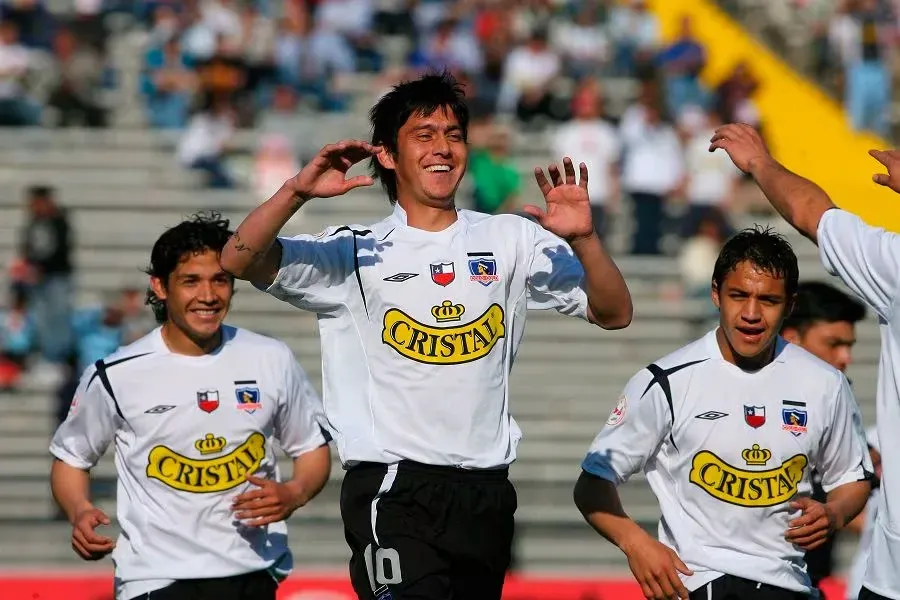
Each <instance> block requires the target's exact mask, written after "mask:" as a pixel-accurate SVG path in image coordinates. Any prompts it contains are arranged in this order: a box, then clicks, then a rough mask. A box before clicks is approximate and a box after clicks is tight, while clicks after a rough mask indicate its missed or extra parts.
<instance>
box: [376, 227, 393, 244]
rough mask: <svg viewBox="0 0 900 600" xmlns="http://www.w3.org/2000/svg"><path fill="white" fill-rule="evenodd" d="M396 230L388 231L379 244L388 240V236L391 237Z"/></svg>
mask: <svg viewBox="0 0 900 600" xmlns="http://www.w3.org/2000/svg"><path fill="white" fill-rule="evenodd" d="M394 229H397V228H396V227H394ZM394 229H391V230H390V231H388V232H387V233H386V234H384V237H383V238H381V239H380V240H378V241H379V242H383V241H384V240H386V239H388V236H389V235H391V234H392V233H394Z"/></svg>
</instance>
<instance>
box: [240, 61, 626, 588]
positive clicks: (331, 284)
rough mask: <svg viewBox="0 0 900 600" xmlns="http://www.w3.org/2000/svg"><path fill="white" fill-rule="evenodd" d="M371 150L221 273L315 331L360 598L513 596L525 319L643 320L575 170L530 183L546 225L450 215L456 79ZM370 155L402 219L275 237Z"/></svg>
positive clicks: (315, 188) (343, 187)
mask: <svg viewBox="0 0 900 600" xmlns="http://www.w3.org/2000/svg"><path fill="white" fill-rule="evenodd" d="M371 120H372V127H373V134H372V143H371V144H369V143H366V142H361V141H346V142H341V143H339V144H335V145H330V146H326V147H325V148H323V149H322V151H321V152H320V154H319V155H318V156H317V157H316V158H315V159H313V160H312V161H311V162H310V163H309V164H308V165H307V166H306V167H305V168H304V169H303V170H302V171H301V172H300V173H299V174H298V175H297V176H296V177H294V178H293V179H291V180H289V181H287V182H286V183H285V185H284V186H283V188H282V189H281V190H280V191H279V192H277V193H276V194H275V195H274V196H273V197H272V198H271V199H270V200H268V201H267V202H266V203H264V204H262V205H261V206H259V207H258V208H257V209H255V210H254V211H253V212H252V213H250V215H249V216H248V217H247V218H246V219H245V220H244V222H243V223H242V224H241V225H240V226H239V227H238V230H237V231H236V232H235V235H234V237H233V238H232V241H231V242H230V243H229V244H228V246H226V248H225V250H224V251H223V252H222V264H223V266H224V268H225V269H226V270H227V271H229V272H231V273H233V274H235V275H236V276H237V277H240V278H243V279H249V280H251V281H252V282H253V283H254V284H255V285H257V286H258V287H260V288H262V289H265V290H267V291H268V293H270V294H272V295H273V296H275V297H277V298H280V299H281V300H284V301H286V302H289V303H290V304H292V305H294V306H296V307H298V308H300V309H304V310H310V311H314V312H316V313H317V314H318V322H319V330H320V334H321V343H322V357H323V358H322V366H323V396H324V403H325V414H326V419H327V422H328V428H329V432H330V433H331V434H332V435H333V437H334V439H335V441H336V443H337V447H338V451H339V452H340V457H341V461H342V463H343V464H344V465H345V467H346V469H347V472H346V474H345V477H344V483H343V490H342V494H341V511H342V517H343V520H344V526H345V533H346V538H347V541H348V544H349V545H350V548H351V550H352V558H351V561H350V574H351V579H352V582H353V586H354V589H355V590H356V593H357V594H358V595H359V597H360V598H364V599H373V598H384V597H390V596H391V595H393V597H395V598H402V599H415V598H422V599H428V600H440V599H448V598H468V599H474V600H477V599H482V598H483V599H497V598H500V594H501V590H502V587H503V581H504V576H505V572H506V570H507V567H508V565H509V560H510V543H511V538H512V534H513V515H514V512H515V509H516V493H515V489H514V488H513V486H512V484H511V483H510V482H509V480H508V465H509V464H510V463H511V462H513V460H515V458H516V446H517V443H518V441H519V439H520V437H521V435H522V432H521V431H520V430H519V427H518V425H517V424H516V422H515V420H514V419H513V418H512V416H511V414H510V412H511V411H510V398H509V371H510V368H511V367H512V363H513V360H514V358H515V356H516V350H517V348H518V345H519V342H520V341H521V339H522V335H523V332H524V326H525V316H526V310H527V309H529V308H533V309H555V310H557V311H559V312H561V313H563V314H566V315H570V316H574V317H579V318H582V319H585V320H588V321H590V322H592V323H595V324H597V325H600V326H601V327H604V328H607V329H616V328H622V327H625V326H627V325H628V324H629V322H630V320H631V313H632V306H631V299H630V296H629V293H628V288H627V286H626V285H625V282H624V280H623V278H622V275H621V274H620V273H619V270H618V268H617V267H616V265H615V263H613V261H612V260H611V259H610V257H609V255H608V254H607V253H606V251H605V250H604V249H603V246H602V245H601V243H600V240H599V238H598V237H597V235H596V234H595V232H594V228H593V224H592V222H591V208H590V201H589V198H588V193H587V177H588V176H587V170H586V168H585V166H584V165H581V167H580V171H581V172H580V178H578V179H577V180H576V175H575V167H574V166H573V164H572V162H571V161H570V160H566V161H564V169H563V171H564V172H560V170H559V168H557V167H556V166H552V167H550V169H549V172H550V180H549V181H548V180H547V178H546V176H545V175H544V173H543V171H541V170H537V172H536V178H537V180H538V183H539V185H540V188H541V190H542V192H543V194H544V197H545V199H546V203H547V208H546V210H542V209H539V208H537V207H530V208H528V211H529V213H530V214H531V215H533V216H534V217H535V219H536V220H537V223H536V222H533V221H530V220H528V219H524V218H522V217H519V216H515V215H497V216H488V215H485V214H479V213H475V212H472V211H468V210H460V209H457V208H456V206H455V200H454V199H455V194H456V189H457V186H458V185H459V183H460V180H461V179H462V177H463V174H464V173H465V170H466V159H467V153H468V148H467V144H466V132H467V126H468V110H467V108H466V104H465V100H464V98H463V94H462V90H461V89H460V87H459V86H458V85H457V83H456V82H455V81H454V80H453V79H452V78H451V77H450V76H448V75H426V76H424V77H422V78H420V79H418V80H414V81H409V82H404V83H402V84H400V85H398V86H396V87H395V88H393V90H392V91H390V92H389V93H387V94H386V95H385V96H383V97H382V98H381V100H380V101H379V102H378V103H377V104H376V105H375V106H374V108H373V109H372V111H371ZM369 157H371V158H372V159H373V160H372V162H371V165H372V168H373V171H374V174H375V176H376V177H377V178H379V179H380V180H381V183H382V185H383V187H384V189H385V191H386V192H387V195H388V199H389V200H390V202H391V204H392V205H393V212H392V214H390V215H389V216H387V217H386V218H385V219H383V220H382V221H380V222H378V223H375V224H372V225H343V226H338V227H329V228H327V229H326V230H325V231H323V232H322V233H321V234H319V235H317V236H310V235H301V236H297V237H294V238H284V237H276V236H277V234H278V232H279V231H280V230H281V228H282V227H283V226H284V224H285V223H286V222H287V221H288V219H290V217H291V215H293V214H294V212H295V211H297V210H298V209H299V208H300V207H301V206H303V205H305V204H306V202H308V201H310V200H311V199H313V198H329V197H332V196H339V195H342V194H344V193H346V192H348V191H350V190H351V189H353V188H356V187H359V186H364V185H371V184H372V183H373V182H374V179H373V178H372V177H368V176H365V175H360V176H357V177H352V178H350V179H347V178H346V173H347V171H348V170H349V169H350V167H351V166H352V165H353V164H354V163H357V162H359V161H361V160H363V159H366V158H369Z"/></svg>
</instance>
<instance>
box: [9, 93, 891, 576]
mask: <svg viewBox="0 0 900 600" xmlns="http://www.w3.org/2000/svg"><path fill="white" fill-rule="evenodd" d="M623 88H624V89H626V90H627V88H628V86H627V85H625V86H623ZM627 93H628V92H627V91H626V94H627ZM368 99H369V98H368V97H362V99H361V104H360V109H359V110H358V111H355V112H353V113H351V114H350V115H346V116H345V115H342V116H340V117H329V118H322V117H320V116H318V117H317V116H305V117H304V116H300V117H298V118H297V122H298V127H299V128H300V129H298V131H302V132H303V133H302V135H304V136H305V137H304V138H303V139H302V142H303V144H304V145H307V146H309V147H310V148H316V147H318V146H320V145H321V144H323V143H326V142H328V141H333V140H337V139H341V138H343V137H347V136H352V137H361V136H363V137H364V136H366V135H367V130H366V129H365V120H364V116H365V113H364V109H365V104H366V103H367V102H368ZM123 102H124V100H123ZM123 106H126V105H125V104H123ZM123 110H127V108H125V109H123ZM298 135H299V134H298ZM254 143H255V134H254V133H253V132H243V133H242V134H241V136H240V139H239V140H238V145H239V146H242V147H245V148H248V149H249V148H252V147H253V146H254ZM171 144H172V139H171V137H170V136H164V135H159V134H157V133H156V132H153V131H149V130H146V129H143V128H140V127H136V126H131V127H124V126H123V127H121V128H117V129H112V130H109V131H95V132H90V131H81V130H70V131H63V132H53V131H45V130H35V131H30V130H28V131H25V130H14V131H13V130H7V131H0V264H8V262H9V260H10V259H11V258H12V256H13V255H14V252H15V244H16V239H17V230H18V228H19V226H20V224H21V222H22V219H23V217H24V213H23V209H22V206H21V199H22V190H23V189H24V187H25V186H27V185H29V184H32V183H52V184H55V185H56V186H58V189H59V195H60V200H61V202H62V203H63V204H64V205H65V206H66V208H67V209H68V210H69V211H70V214H71V218H72V222H73V225H74V228H75V230H76V232H77V248H78V250H77V253H76V261H77V266H78V271H77V280H76V283H77V290H78V291H77V294H78V298H77V300H78V302H79V303H86V302H90V301H95V300H97V299H98V298H99V297H100V295H101V294H102V293H103V292H104V291H108V290H115V289H118V288H120V287H122V286H123V285H140V286H143V285H145V283H146V278H145V276H144V275H143V274H142V272H141V269H142V268H143V267H144V266H145V265H146V262H147V261H148V260H149V249H150V244H151V243H152V242H153V241H154V240H155V239H156V237H157V236H158V235H159V234H160V233H161V232H162V231H163V230H164V228H165V227H167V226H171V225H173V224H175V223H177V222H178V221H179V220H180V219H181V218H182V217H183V216H185V215H187V214H190V213H192V212H194V211H195V210H197V209H217V210H220V211H222V212H223V213H224V214H225V215H226V216H229V217H231V218H233V219H234V224H237V222H239V221H240V219H241V218H242V217H243V216H244V215H245V214H246V213H247V212H248V211H249V210H251V209H252V208H253V207H254V206H255V205H256V203H257V200H256V199H255V198H254V197H253V195H252V194H251V193H250V192H248V191H233V192H218V191H208V190H203V189H200V187H199V185H198V182H197V180H196V179H195V178H194V176H193V175H191V174H189V173H186V172H184V171H183V170H182V169H181V168H180V167H179V166H178V165H177V164H176V163H175V160H174V157H173V153H172V150H171ZM516 155H517V156H518V157H519V158H518V160H519V163H520V165H521V168H522V171H523V173H524V174H525V176H526V177H530V171H531V169H532V168H533V167H534V166H535V165H540V164H543V165H546V164H548V162H549V161H550V159H551V157H550V156H549V155H548V148H547V145H546V143H544V141H543V140H542V139H541V138H540V136H529V135H522V136H521V139H519V140H518V148H517V151H516ZM526 189H527V193H526V197H525V198H524V200H525V201H529V202H536V201H538V200H539V194H538V191H537V188H536V186H535V185H533V184H529V185H528V186H526ZM461 196H462V198H461V202H460V204H461V205H466V204H467V197H466V195H465V194H461ZM626 206H627V205H626ZM389 210H390V209H389V206H388V204H387V202H386V200H385V198H384V196H383V195H382V194H381V193H380V190H377V189H370V190H357V191H355V192H353V193H352V194H350V195H349V196H347V197H344V198H337V199H331V200H318V201H314V202H312V203H310V204H309V205H307V207H305V208H304V209H303V210H302V213H301V214H300V215H298V217H297V218H296V220H295V221H294V222H292V223H291V224H290V225H289V231H290V232H296V233H299V232H309V233H315V232H317V231H320V230H321V229H322V228H323V226H325V225H326V224H343V223H368V222H373V221H375V220H377V219H380V218H382V216H384V215H385V214H386V213H387V212H388V211H389ZM625 213H626V215H627V210H626V211H625ZM774 225H775V226H776V227H778V228H779V229H781V230H783V231H784V232H785V233H787V234H789V235H790V236H791V239H792V240H793V241H794V242H795V247H796V249H797V251H798V253H799V254H800V256H801V258H802V266H801V273H802V274H803V276H804V278H821V277H825V275H824V273H823V271H822V268H821V266H820V265H819V263H818V260H817V258H816V254H815V248H814V247H813V246H812V245H811V244H810V243H809V242H807V241H806V240H803V239H802V238H800V237H799V236H797V235H795V234H793V232H790V231H788V229H787V227H786V226H785V225H784V224H783V223H774ZM629 227H630V222H629V219H628V217H627V216H623V217H622V218H620V219H617V221H616V223H615V231H614V232H613V235H612V239H611V243H610V244H611V247H612V248H613V250H614V251H615V254H616V259H617V261H618V263H619V265H620V267H621V269H622V271H623V272H624V274H625V276H626V278H627V280H628V282H629V284H630V287H631V290H632V293H633V295H634V301H635V319H634V323H633V324H632V325H631V326H630V327H629V328H627V329H625V330H622V331H616V332H605V331H602V330H600V329H597V328H593V327H591V326H589V325H587V324H585V323H583V322H579V321H576V320H573V319H567V318H565V317H562V316H559V315H556V314H546V313H532V314H531V315H530V322H529V326H528V329H527V333H526V336H525V341H524V343H523V346H522V350H521V352H520V353H519V356H518V359H517V362H516V365H515V368H514V374H513V379H512V389H511V402H512V407H513V412H514V415H515V417H516V418H517V419H518V420H519V422H520V424H521V426H522V428H523V430H524V432H525V437H524V439H523V440H522V442H521V444H520V446H519V449H520V460H519V461H518V462H516V463H515V464H514V466H513V469H512V473H513V477H514V480H515V483H516V486H517V488H518V491H519V506H520V508H519V511H518V526H519V530H518V531H519V534H518V537H517V557H518V561H519V564H518V566H519V568H520V569H524V570H528V571H531V572H555V573H580V574H586V575H591V574H593V575H601V574H609V573H615V574H622V573H627V564H626V562H625V561H624V559H623V557H622V556H621V554H620V553H619V552H618V550H617V549H616V548H614V547H613V546H611V545H610V544H608V543H606V542H605V541H603V540H602V539H600V538H599V537H598V536H596V535H595V534H594V533H592V532H591V531H590V530H589V528H588V527H587V525H585V524H584V523H583V521H582V520H581V517H580V515H579V514H578V512H577V510H576V509H575V507H574V505H573V503H572V501H571V490H572V484H573V483H574V481H575V479H576V478H577V476H578V474H579V465H580V461H581V459H582V457H583V455H584V453H585V451H586V449H587V447H588V445H589V443H590V441H591V439H592V437H593V436H594V434H595V433H596V432H597V431H598V430H599V429H600V428H601V427H602V425H603V424H604V422H605V421H606V418H607V416H608V414H609V412H610V410H611V409H612V408H613V406H614V405H615V404H616V401H617V399H618V397H619V394H620V391H621V389H622V387H623V386H624V384H625V382H626V381H627V380H628V378H629V377H630V376H631V375H632V374H633V373H634V372H635V371H637V370H638V369H640V368H642V367H643V366H645V365H647V364H648V363H649V362H651V361H652V360H654V359H656V358H659V357H660V356H662V355H664V354H666V353H668V352H669V351H671V350H673V349H675V348H677V347H678V346H680V345H682V344H684V343H686V342H688V341H690V340H691V339H692V338H693V337H695V336H697V335H699V334H700V333H702V332H703V331H705V328H704V325H703V324H700V325H699V326H698V325H697V322H696V321H697V318H699V316H700V315H702V314H703V311H704V310H705V308H706V306H705V304H704V303H702V302H701V303H696V302H688V301H680V300H671V299H667V298H666V297H665V296H664V295H662V293H661V292H662V290H663V289H664V287H665V286H666V285H667V284H672V283H677V281H678V268H677V266H676V264H675V262H674V259H672V258H667V257H662V258H651V259H644V258H637V257H630V256H627V255H625V254H623V253H622V252H621V249H622V248H623V247H624V242H625V239H626V237H627V235H628V232H629ZM5 283H6V282H4V281H0V284H5ZM238 288H239V293H238V294H237V295H236V297H235V301H234V309H233V312H232V315H231V318H230V319H229V321H230V323H231V324H234V325H238V326H245V327H248V328H251V329H253V330H255V331H258V332H260V333H263V334H268V335H275V336H277V337H279V338H281V339H283V340H285V341H286V342H288V343H289V344H290V346H291V347H292V348H293V350H294V351H295V353H296V356H297V358H298V360H299V361H300V362H301V363H302V364H303V366H304V367H305V369H306V370H307V371H308V373H309V374H310V375H311V377H312V378H313V380H314V382H315V383H316V385H317V386H318V385H319V382H320V374H319V365H320V354H319V344H318V335H317V330H316V323H315V317H314V316H313V315H310V314H306V313H302V312H300V311H298V310H296V309H293V308H292V307H290V306H288V305H286V304H283V303H279V302H278V301H276V300H274V299H273V298H270V297H268V296H266V295H265V294H263V293H261V292H258V291H256V290H254V289H252V288H251V287H250V286H247V285H239V286H238ZM859 339H860V342H859V347H858V350H857V355H856V356H857V360H856V363H855V364H854V365H853V366H852V367H851V371H850V375H851V377H852V378H853V380H854V383H855V388H856V391H857V394H858V397H859V399H860V401H861V403H862V408H863V413H864V418H865V420H866V422H867V423H871V422H873V419H874V400H873V399H874V392H875V375H876V368H877V355H878V344H879V340H878V331H877V327H876V324H875V322H874V320H872V321H870V322H867V323H865V324H863V325H862V327H861V328H860V331H859ZM726 401H727V398H725V397H723V402H726ZM53 403H54V400H53V398H52V390H51V389H47V388H43V387H40V386H38V385H31V386H28V387H26V388H25V389H23V390H22V391H20V392H19V393H17V394H0V413H2V415H3V416H2V418H0V568H7V569H17V568H27V567H31V566H38V565H39V566H40V567H41V568H43V569H47V568H50V567H52V566H59V567H60V568H69V569H71V568H73V567H74V568H78V567H79V565H80V563H79V562H78V559H77V558H76V556H75V555H74V553H73V552H72V550H71V548H70V546H69V526H68V525H67V524H66V523H65V522H63V521H58V520H54V516H55V509H54V507H53V502H52V499H51V496H50V491H49V486H48V469H49V465H50V457H49V455H48V453H47V442H48V439H49V437H50V435H51V434H52V427H53V414H54V410H55V407H54V405H53ZM284 467H285V468H286V469H288V470H289V468H290V467H289V464H288V463H285V464H284ZM288 472H289V471H288ZM94 476H95V480H96V484H97V485H96V492H97V494H98V498H99V503H100V504H101V506H103V507H104V508H105V509H106V510H108V511H109V514H110V515H113V514H114V512H115V511H114V499H113V494H114V467H113V463H112V456H111V455H108V456H106V457H105V458H104V459H103V461H102V462H101V464H100V465H99V466H98V467H97V469H96V470H95V473H94ZM341 476H342V471H341V469H340V467H339V465H337V464H335V468H334V470H333V475H332V481H331V482H330V484H329V485H328V486H327V488H326V490H325V492H323V494H322V495H321V496H320V497H319V498H318V499H317V500H316V501H315V502H313V503H312V504H310V505H309V506H308V507H305V508H303V509H301V510H300V511H298V512H297V513H296V514H295V515H294V517H293V518H292V519H291V521H290V527H291V533H290V538H291V541H292V547H293V549H294V551H295V553H296V563H297V565H298V567H300V568H301V569H302V568H311V569H329V570H337V571H340V570H342V569H344V567H345V564H346V559H347V558H348V552H347V548H346V545H345V542H344V540H343V531H342V528H341V524H340V515H339V510H338V497H339V490H340V479H341ZM622 495H623V498H624V502H625V506H626V507H627V509H628V511H629V513H630V514H631V516H632V517H634V518H635V519H637V520H639V521H640V522H641V523H643V524H645V525H646V526H647V527H648V528H653V527H654V524H655V521H656V519H657V518H658V515H659V511H658V507H657V505H656V501H655V499H654V497H653V495H652V493H651V492H650V490H649V488H648V487H647V485H646V483H645V482H644V481H643V479H642V478H641V477H637V478H636V479H635V480H634V481H632V482H629V483H628V484H626V485H625V486H624V487H623V488H622ZM853 547H854V544H853V541H852V540H848V541H847V542H846V543H844V544H843V545H842V551H841V552H842V556H843V559H842V564H843V565H846V564H847V557H848V556H849V553H851V552H852V551H853ZM101 566H103V565H101ZM84 568H88V567H84ZM104 568H108V563H106V567H104Z"/></svg>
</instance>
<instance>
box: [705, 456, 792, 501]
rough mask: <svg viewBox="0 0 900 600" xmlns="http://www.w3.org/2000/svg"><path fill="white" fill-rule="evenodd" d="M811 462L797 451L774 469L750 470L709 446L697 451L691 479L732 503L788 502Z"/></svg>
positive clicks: (707, 491) (719, 497) (714, 494)
mask: <svg viewBox="0 0 900 600" xmlns="http://www.w3.org/2000/svg"><path fill="white" fill-rule="evenodd" d="M748 452H752V449H751V450H750V451H748ZM751 458H754V459H755V460H761V458H762V457H761V456H760V457H757V456H756V455H755V454H754V455H753V456H752V457H751ZM745 460H746V457H745ZM767 460H768V459H767ZM807 464H808V460H807V458H806V456H805V455H803V454H797V455H795V456H792V457H791V458H789V459H787V460H786V461H784V462H783V463H781V465H780V466H778V467H775V468H774V469H768V470H765V471H748V470H745V469H739V468H737V467H733V466H731V465H729V464H728V463H726V462H725V461H723V460H722V459H721V458H719V457H718V456H716V455H715V454H713V453H712V452H710V451H708V450H701V451H700V452H698V453H697V454H695V455H694V460H693V462H692V464H691V474H690V481H691V483H693V484H696V485H698V486H699V487H701V488H703V490H704V491H705V492H706V493H708V494H709V495H710V496H713V497H714V498H717V499H719V500H722V501H723V502H728V503H729V504H736V505H738V506H747V507H764V506H775V505H776V504H781V503H783V502H787V501H788V500H790V499H791V498H792V497H793V496H794V494H796V493H797V485H798V484H799V483H800V481H801V480H802V479H803V470H804V469H805V468H806V465H807Z"/></svg>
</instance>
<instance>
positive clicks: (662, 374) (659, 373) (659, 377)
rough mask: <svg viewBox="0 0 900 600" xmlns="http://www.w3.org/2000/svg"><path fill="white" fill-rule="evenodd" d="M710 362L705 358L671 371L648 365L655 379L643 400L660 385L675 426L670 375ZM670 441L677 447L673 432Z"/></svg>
mask: <svg viewBox="0 0 900 600" xmlns="http://www.w3.org/2000/svg"><path fill="white" fill-rule="evenodd" d="M707 360H709V359H708V358H703V359H701V360H694V361H691V362H689V363H684V364H683V365H677V366H674V367H672V368H670V369H663V368H662V367H660V366H659V365H658V364H656V363H653V364H651V365H647V370H648V371H650V372H651V373H652V374H653V379H651V380H650V383H649V384H647V389H645V390H644V393H643V394H641V398H643V397H644V396H646V395H647V392H649V391H650V388H652V387H653V384H655V383H658V384H659V387H660V389H661V390H662V391H663V394H665V395H666V402H667V403H668V404H669V415H670V417H671V419H672V425H673V426H674V425H675V405H674V404H673V402H672V386H670V385H669V375H673V374H675V373H677V372H678V371H680V370H682V369H686V368H687V367H691V366H694V365H696V364H699V363H702V362H705V361H707ZM669 441H670V442H672V446H675V438H674V437H673V435H672V432H671V431H670V432H669ZM675 449H676V450H678V446H675Z"/></svg>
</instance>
